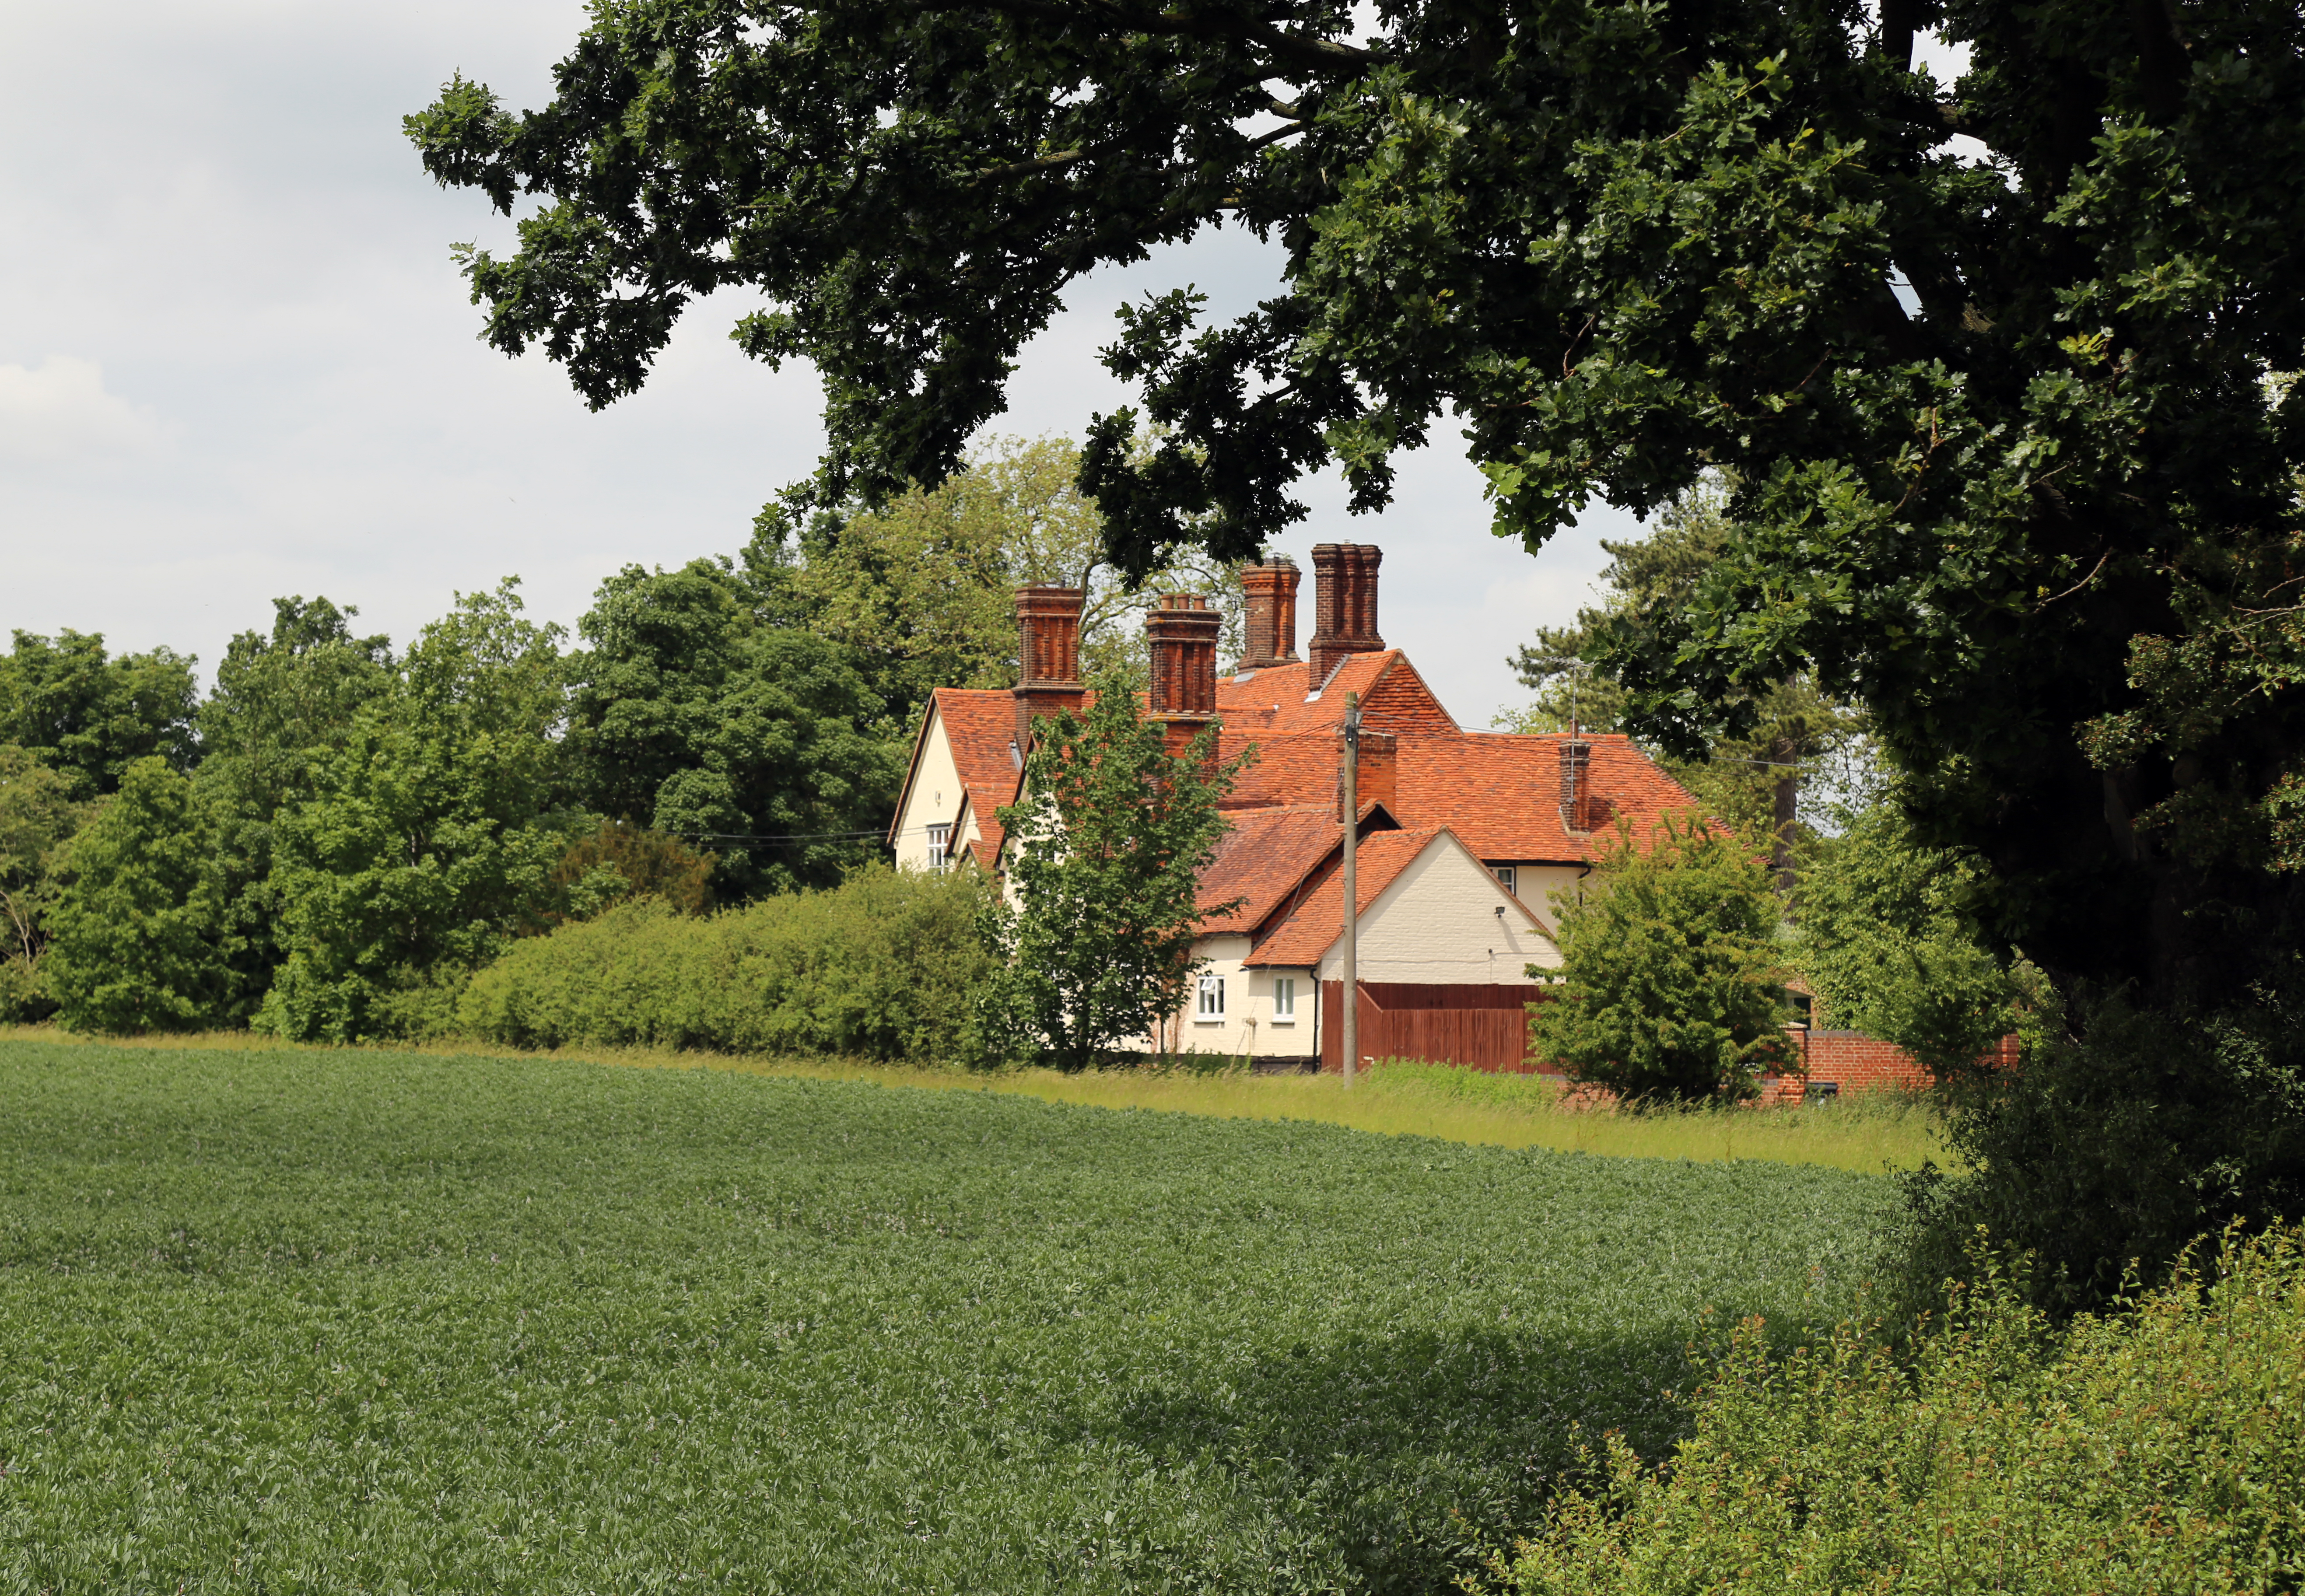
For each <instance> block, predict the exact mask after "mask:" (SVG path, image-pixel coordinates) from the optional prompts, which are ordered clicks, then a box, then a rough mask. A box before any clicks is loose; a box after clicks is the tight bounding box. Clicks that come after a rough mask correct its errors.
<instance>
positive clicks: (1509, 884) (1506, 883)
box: [1489, 864, 1520, 897]
mask: <svg viewBox="0 0 2305 1596" xmlns="http://www.w3.org/2000/svg"><path fill="white" fill-rule="evenodd" d="M1489 874H1491V875H1493V876H1494V877H1495V878H1496V879H1497V885H1498V886H1500V887H1503V888H1504V889H1505V890H1506V891H1507V892H1510V893H1511V894H1512V895H1513V896H1515V897H1518V896H1520V867H1519V866H1518V865H1512V864H1496V865H1491V866H1490V867H1489Z"/></svg>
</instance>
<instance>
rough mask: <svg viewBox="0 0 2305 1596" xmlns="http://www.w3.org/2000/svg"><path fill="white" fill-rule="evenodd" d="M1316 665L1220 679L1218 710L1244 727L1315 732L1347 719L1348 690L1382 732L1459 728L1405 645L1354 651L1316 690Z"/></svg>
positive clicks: (1365, 720)
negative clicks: (1313, 677) (1419, 672)
mask: <svg viewBox="0 0 2305 1596" xmlns="http://www.w3.org/2000/svg"><path fill="white" fill-rule="evenodd" d="M1312 668H1313V667H1312V666H1308V665H1302V664H1299V665H1280V666H1273V667H1272V669H1270V670H1262V671H1252V672H1250V673H1249V674H1248V675H1245V676H1238V675H1236V676H1221V677H1219V678H1218V680H1217V713H1218V714H1219V715H1221V716H1222V717H1224V723H1225V726H1226V727H1227V729H1229V730H1231V731H1238V732H1255V731H1274V732H1309V731H1317V730H1322V729H1333V728H1335V727H1337V726H1342V725H1343V724H1344V721H1345V695H1346V694H1347V693H1348V692H1357V693H1359V694H1360V695H1361V720H1362V724H1364V725H1365V726H1369V727H1371V728H1372V729H1374V730H1376V731H1380V732H1401V733H1408V732H1454V731H1456V730H1457V723H1456V721H1454V720H1453V719H1451V718H1450V715H1449V711H1448V710H1446V709H1442V707H1441V700H1439V699H1437V698H1435V697H1433V690H1432V689H1431V688H1429V687H1427V686H1426V685H1425V678H1424V677H1422V676H1420V675H1417V674H1416V666H1412V665H1410V664H1409V663H1408V656H1407V655H1406V654H1403V653H1402V652H1401V651H1400V650H1399V649H1383V650H1382V651H1381V652H1378V653H1374V654H1348V655H1347V656H1346V657H1345V659H1344V662H1343V663H1342V664H1340V666H1337V668H1336V671H1335V673H1334V674H1333V675H1331V676H1330V678H1329V681H1328V683H1327V685H1325V686H1323V687H1321V689H1320V692H1319V693H1318V695H1317V696H1312V695H1313V691H1314V687H1315V686H1316V685H1319V684H1318V683H1313V682H1311V681H1310V680H1309V678H1310V677H1311V675H1312Z"/></svg>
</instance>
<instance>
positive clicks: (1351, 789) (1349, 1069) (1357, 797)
mask: <svg viewBox="0 0 2305 1596" xmlns="http://www.w3.org/2000/svg"><path fill="white" fill-rule="evenodd" d="M1343 786H1344V791H1343V793H1342V794H1340V798H1341V801H1342V802H1343V804H1344V810H1345V971H1344V974H1345V980H1344V988H1345V1000H1344V1018H1343V1023H1342V1024H1341V1025H1340V1027H1339V1029H1338V1036H1337V1040H1338V1044H1339V1045H1340V1047H1341V1048H1343V1049H1344V1057H1345V1085H1346V1087H1347V1088H1348V1089H1349V1088H1350V1087H1351V1085H1352V1083H1353V1072H1354V1071H1355V1070H1356V1069H1357V1068H1358V1067H1359V1065H1360V1057H1361V980H1360V940H1361V937H1360V918H1361V916H1360V906H1361V904H1360V883H1359V880H1358V878H1357V873H1356V872H1355V870H1354V869H1353V866H1354V864H1355V862H1356V859H1355V856H1356V855H1357V854H1358V853H1360V851H1361V695H1360V694H1359V693H1357V692H1348V693H1347V694H1345V779H1344V783H1343Z"/></svg>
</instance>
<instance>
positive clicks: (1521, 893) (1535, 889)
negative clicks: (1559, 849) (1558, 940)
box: [1513, 864, 1585, 931]
mask: <svg viewBox="0 0 2305 1596" xmlns="http://www.w3.org/2000/svg"><path fill="white" fill-rule="evenodd" d="M1584 875H1585V872H1584V871H1583V870H1579V869H1578V868H1577V866H1575V865H1573V864H1524V865H1519V866H1517V867H1516V868H1515V869H1514V870H1513V887H1514V896H1516V897H1518V898H1519V899H1520V901H1521V902H1522V903H1524V904H1527V905H1528V906H1529V909H1530V911H1531V912H1532V913H1535V916H1536V920H1537V923H1538V924H1539V925H1542V926H1543V927H1544V929H1545V930H1548V931H1551V930H1558V929H1559V927H1560V925H1561V911H1560V910H1559V909H1558V908H1556V907H1554V906H1553V902H1552V894H1553V893H1556V892H1559V893H1564V894H1567V895H1569V896H1572V897H1573V896H1575V895H1576V891H1577V883H1578V881H1579V880H1580V879H1583V877H1584Z"/></svg>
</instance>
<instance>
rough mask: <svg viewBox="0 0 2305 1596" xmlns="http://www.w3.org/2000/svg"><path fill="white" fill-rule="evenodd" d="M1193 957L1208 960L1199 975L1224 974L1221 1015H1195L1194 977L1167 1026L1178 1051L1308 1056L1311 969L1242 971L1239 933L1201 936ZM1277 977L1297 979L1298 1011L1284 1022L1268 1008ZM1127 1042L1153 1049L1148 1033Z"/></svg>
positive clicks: (1244, 952) (1313, 986)
mask: <svg viewBox="0 0 2305 1596" xmlns="http://www.w3.org/2000/svg"><path fill="white" fill-rule="evenodd" d="M1193 956H1194V957H1195V958H1198V959H1204V960H1206V961H1207V963H1206V964H1204V965H1203V966H1202V968H1201V974H1203V975H1221V976H1222V977H1223V978H1224V983H1225V1014H1224V1018H1223V1019H1222V1020H1204V1019H1201V1018H1200V1017H1199V1010H1200V981H1199V977H1198V976H1195V978H1194V984H1193V988H1192V989H1191V990H1190V991H1189V992H1187V994H1186V997H1185V1009H1184V1013H1183V1014H1182V1015H1181V1017H1180V1018H1179V1020H1178V1023H1177V1024H1176V1025H1174V1026H1173V1027H1171V1035H1172V1040H1173V1045H1174V1046H1175V1047H1176V1048H1178V1050H1180V1051H1186V1050H1189V1051H1192V1052H1195V1053H1222V1054H1226V1055H1228V1056H1230V1057H1238V1056H1239V1055H1241V1054H1243V1053H1248V1054H1254V1055H1255V1056H1256V1057H1260V1058H1263V1057H1285V1058H1292V1057H1293V1058H1309V1057H1312V1056H1313V1054H1314V1042H1315V1040H1316V1039H1317V1037H1318V1034H1319V1032H1318V1031H1317V1029H1316V1026H1315V1021H1314V1011H1315V1007H1316V1006H1317V1004H1318V1002H1319V988H1318V983H1316V982H1315V981H1314V979H1313V972H1311V971H1310V970H1278V971H1276V970H1244V969H1243V968H1241V963H1240V962H1241V960H1243V959H1245V958H1246V957H1247V956H1248V938H1246V937H1243V936H1220V937H1204V938H1201V939H1200V940H1199V941H1197V942H1195V944H1194V945H1193ZM1276 976H1279V977H1289V976H1293V977H1295V978H1296V981H1297V1015H1296V1018H1295V1020H1294V1021H1293V1022H1289V1021H1284V1020H1282V1019H1280V1017H1279V1016H1278V1015H1277V1014H1274V1013H1273V1009H1272V982H1273V980H1274V978H1275V977H1276ZM1130 1045H1131V1046H1133V1047H1134V1048H1136V1050H1137V1051H1139V1052H1141V1053H1151V1052H1154V1051H1156V1050H1157V1048H1156V1044H1155V1042H1154V1040H1153V1039H1152V1038H1151V1037H1149V1036H1140V1037H1138V1038H1137V1039H1136V1040H1135V1041H1134V1042H1133V1043H1131V1044H1130Z"/></svg>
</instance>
